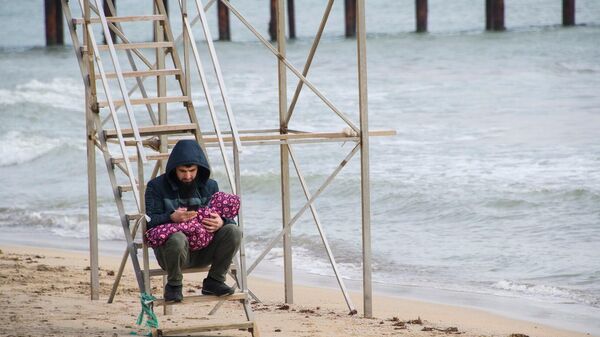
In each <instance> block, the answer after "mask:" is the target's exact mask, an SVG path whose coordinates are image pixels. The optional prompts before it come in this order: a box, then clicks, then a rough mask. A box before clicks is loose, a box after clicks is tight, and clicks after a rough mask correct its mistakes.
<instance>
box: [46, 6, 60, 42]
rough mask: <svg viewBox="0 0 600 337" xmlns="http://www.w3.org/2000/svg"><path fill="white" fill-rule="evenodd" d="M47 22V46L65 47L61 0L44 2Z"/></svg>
mask: <svg viewBox="0 0 600 337" xmlns="http://www.w3.org/2000/svg"><path fill="white" fill-rule="evenodd" d="M44 17H45V20H46V46H55V45H63V44H64V43H65V41H64V38H63V12H62V9H61V3H60V0H45V1H44Z"/></svg>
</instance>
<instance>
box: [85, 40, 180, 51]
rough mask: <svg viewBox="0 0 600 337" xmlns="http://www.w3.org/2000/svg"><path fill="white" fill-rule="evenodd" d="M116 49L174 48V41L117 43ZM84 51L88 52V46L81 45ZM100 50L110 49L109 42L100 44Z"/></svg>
mask: <svg viewBox="0 0 600 337" xmlns="http://www.w3.org/2000/svg"><path fill="white" fill-rule="evenodd" d="M114 46H115V49H150V48H172V47H173V42H134V43H117V44H114ZM81 49H82V51H83V52H84V53H85V52H87V46H83V47H81ZM98 49H99V50H100V51H103V50H108V45H107V44H100V45H98Z"/></svg>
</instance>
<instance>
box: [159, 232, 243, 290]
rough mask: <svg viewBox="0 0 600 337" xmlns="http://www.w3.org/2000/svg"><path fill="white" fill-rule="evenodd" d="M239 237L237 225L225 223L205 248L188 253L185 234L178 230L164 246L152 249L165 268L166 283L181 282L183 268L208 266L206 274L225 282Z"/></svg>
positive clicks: (240, 233) (173, 284)
mask: <svg viewBox="0 0 600 337" xmlns="http://www.w3.org/2000/svg"><path fill="white" fill-rule="evenodd" d="M241 240H242V231H241V230H240V228H239V227H238V226H237V225H236V224H227V225H224V226H223V227H221V229H219V230H218V231H217V232H215V236H214V238H213V240H212V242H211V243H210V244H209V245H208V246H206V248H204V249H201V250H197V251H194V252H191V251H190V250H189V243H188V240H187V237H186V236H185V234H183V233H181V232H177V233H173V234H171V236H170V237H169V239H168V240H167V242H166V243H165V244H164V245H163V246H160V247H157V248H154V255H155V256H156V259H157V260H158V264H159V265H160V267H161V268H162V269H163V270H166V271H167V274H168V276H167V279H168V283H169V284H170V285H172V286H179V285H181V284H182V283H181V282H182V280H183V273H182V272H181V270H182V269H184V268H194V267H206V266H208V265H210V266H211V267H210V270H209V272H208V276H209V277H211V278H213V279H215V280H217V281H221V282H225V276H226V275H227V270H228V269H229V265H231V260H232V259H233V256H234V255H235V253H236V252H237V250H238V248H239V247H240V242H241Z"/></svg>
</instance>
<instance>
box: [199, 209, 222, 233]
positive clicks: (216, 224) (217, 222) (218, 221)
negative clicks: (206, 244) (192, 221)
mask: <svg viewBox="0 0 600 337" xmlns="http://www.w3.org/2000/svg"><path fill="white" fill-rule="evenodd" d="M202 224H203V225H204V227H205V228H206V230H207V231H208V232H209V233H214V232H216V231H218V230H219V229H220V228H221V227H223V219H222V218H221V216H220V215H219V213H210V218H204V219H203V220H202Z"/></svg>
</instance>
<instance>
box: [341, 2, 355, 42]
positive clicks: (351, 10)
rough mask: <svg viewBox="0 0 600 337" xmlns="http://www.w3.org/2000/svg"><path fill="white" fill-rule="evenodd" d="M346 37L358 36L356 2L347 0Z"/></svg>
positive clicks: (345, 3)
mask: <svg viewBox="0 0 600 337" xmlns="http://www.w3.org/2000/svg"><path fill="white" fill-rule="evenodd" d="M344 11H345V15H344V17H345V18H346V21H345V22H346V37H353V36H356V0H345V1H344Z"/></svg>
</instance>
